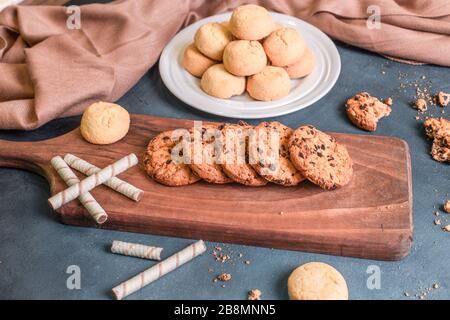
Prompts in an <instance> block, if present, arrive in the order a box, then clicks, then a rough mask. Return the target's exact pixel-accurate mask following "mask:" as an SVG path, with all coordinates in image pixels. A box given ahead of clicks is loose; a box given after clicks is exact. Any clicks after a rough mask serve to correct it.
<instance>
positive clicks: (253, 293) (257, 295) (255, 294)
mask: <svg viewBox="0 0 450 320" xmlns="http://www.w3.org/2000/svg"><path fill="white" fill-rule="evenodd" d="M247 300H261V291H260V290H258V289H252V290H250V291H249V292H248V295H247Z"/></svg>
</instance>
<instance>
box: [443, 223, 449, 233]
mask: <svg viewBox="0 0 450 320" xmlns="http://www.w3.org/2000/svg"><path fill="white" fill-rule="evenodd" d="M442 230H444V231H447V232H450V224H448V225H446V226H444V227H442Z"/></svg>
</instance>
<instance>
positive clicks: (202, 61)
mask: <svg viewBox="0 0 450 320" xmlns="http://www.w3.org/2000/svg"><path fill="white" fill-rule="evenodd" d="M216 63H217V61H215V60H213V59H210V58H208V57H207V56H205V55H203V54H202V53H201V52H200V51H198V49H197V47H196V46H195V45H194V44H191V45H189V46H187V47H186V49H185V50H184V55H183V67H184V68H185V69H186V70H187V71H188V72H189V73H190V74H192V75H193V76H194V77H197V78H201V77H202V75H203V73H205V71H206V70H207V69H208V68H209V67H211V66H212V65H213V64H216Z"/></svg>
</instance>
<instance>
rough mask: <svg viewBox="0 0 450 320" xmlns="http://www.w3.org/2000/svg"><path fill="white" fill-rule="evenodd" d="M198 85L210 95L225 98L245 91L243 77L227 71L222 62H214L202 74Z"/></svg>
mask: <svg viewBox="0 0 450 320" xmlns="http://www.w3.org/2000/svg"><path fill="white" fill-rule="evenodd" d="M200 87H201V88H202V90H203V91H204V92H206V93H207V94H209V95H210V96H213V97H217V98H222V99H227V98H231V97H232V96H236V95H241V94H243V93H244V92H245V77H239V76H235V75H233V74H231V73H229V72H228V71H227V70H226V69H225V67H224V65H223V64H215V65H213V66H211V67H209V68H208V70H206V71H205V73H204V74H203V76H202V79H201V81H200Z"/></svg>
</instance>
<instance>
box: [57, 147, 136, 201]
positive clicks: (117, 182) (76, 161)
mask: <svg viewBox="0 0 450 320" xmlns="http://www.w3.org/2000/svg"><path fill="white" fill-rule="evenodd" d="M64 161H65V162H66V163H67V164H68V165H69V166H70V167H71V168H73V169H75V170H78V171H80V172H81V173H84V174H85V175H87V176H90V175H93V174H94V173H97V172H99V171H100V170H101V169H100V168H98V167H96V166H94V165H93V164H90V163H89V162H87V161H85V160H83V159H80V158H78V157H76V156H74V155H72V154H66V156H65V157H64ZM104 185H105V186H108V187H110V188H111V189H113V190H114V191H117V192H119V193H121V194H123V195H124V196H126V197H128V198H130V199H132V200H134V201H139V200H141V198H142V195H143V194H144V191H142V190H141V189H138V188H136V187H135V186H133V185H131V184H129V183H127V182H125V181H123V180H121V179H119V178H116V177H112V178H111V179H109V180H108V181H106V182H105V183H104Z"/></svg>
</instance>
